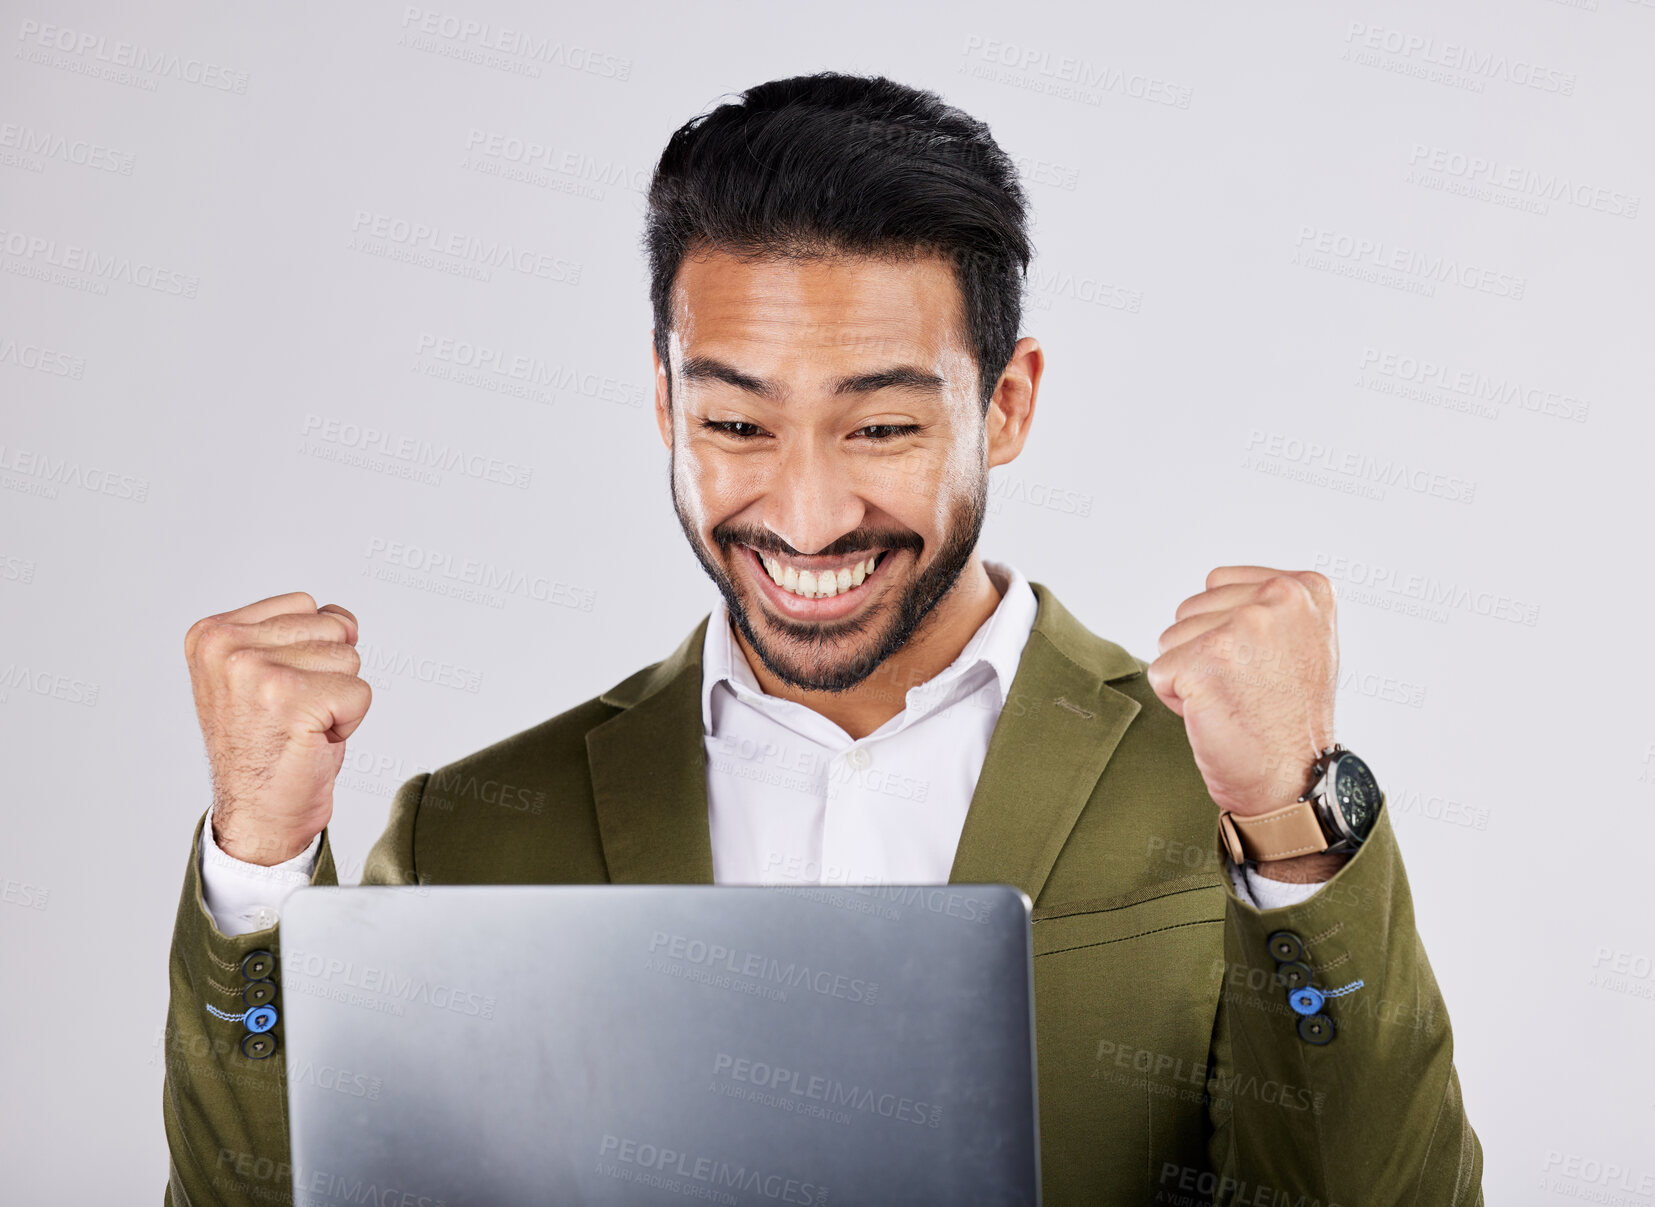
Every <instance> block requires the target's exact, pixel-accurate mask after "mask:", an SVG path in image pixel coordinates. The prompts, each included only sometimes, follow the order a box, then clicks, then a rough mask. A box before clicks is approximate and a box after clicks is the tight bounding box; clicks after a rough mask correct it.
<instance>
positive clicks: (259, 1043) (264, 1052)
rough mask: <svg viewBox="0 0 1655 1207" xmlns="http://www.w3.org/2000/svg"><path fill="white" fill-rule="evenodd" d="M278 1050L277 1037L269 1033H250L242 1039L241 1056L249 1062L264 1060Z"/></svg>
mask: <svg viewBox="0 0 1655 1207" xmlns="http://www.w3.org/2000/svg"><path fill="white" fill-rule="evenodd" d="M275 1050H276V1037H275V1036H274V1035H271V1034H270V1033H269V1032H268V1031H265V1032H257V1033H255V1032H248V1033H247V1034H246V1035H243V1036H242V1037H241V1054H242V1055H243V1056H245V1057H247V1059H248V1060H263V1059H264V1058H265V1057H266V1056H269V1055H270V1054H271V1053H272V1052H274V1051H275Z"/></svg>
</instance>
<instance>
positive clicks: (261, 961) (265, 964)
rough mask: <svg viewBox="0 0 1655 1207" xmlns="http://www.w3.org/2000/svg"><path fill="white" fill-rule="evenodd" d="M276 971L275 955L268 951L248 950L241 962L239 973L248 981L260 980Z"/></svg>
mask: <svg viewBox="0 0 1655 1207" xmlns="http://www.w3.org/2000/svg"><path fill="white" fill-rule="evenodd" d="M275 971H276V957H275V956H273V955H271V954H270V953H269V952H268V951H250V952H248V953H247V958H246V959H244V960H243V961H242V962H241V975H242V976H244V977H246V978H247V979H248V980H250V981H262V980H265V979H267V978H268V977H269V976H270V974H271V973H272V972H275Z"/></svg>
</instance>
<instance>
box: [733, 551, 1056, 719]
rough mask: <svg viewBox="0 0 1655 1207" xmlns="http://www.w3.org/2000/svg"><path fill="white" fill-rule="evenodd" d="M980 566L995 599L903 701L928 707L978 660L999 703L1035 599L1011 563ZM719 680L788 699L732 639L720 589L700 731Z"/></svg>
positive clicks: (756, 700) (764, 699) (761, 697)
mask: <svg viewBox="0 0 1655 1207" xmlns="http://www.w3.org/2000/svg"><path fill="white" fill-rule="evenodd" d="M983 569H985V570H987V571H988V573H989V577H990V578H992V579H993V580H994V582H995V586H997V587H999V588H1000V589H1001V596H1000V603H999V604H998V606H996V607H995V609H994V611H993V612H991V613H990V614H989V617H988V619H987V620H985V621H983V623H982V624H981V625H980V626H979V627H978V629H977V631H976V632H975V633H973V634H972V635H971V640H969V641H967V642H966V643H965V648H964V649H962V650H961V651H960V653H959V656H958V657H957V658H955V659H954V661H953V662H951V663H949V664H948V666H947V667H946V668H945V669H944V670H942V671H940V672H938V674H937V675H935V676H934V677H933V678H931V679H928V680H927V681H926V682H924V683H921V684H918V685H916V686H914V687H911V688H909V689H908V694H907V703H908V706H909V707H917V708H919V709H921V710H923V711H927V712H928V711H930V710H931V708H932V707H934V706H937V705H939V704H940V703H941V702H942V700H943V699H944V698H946V697H947V696H948V694H949V692H950V691H951V689H952V687H953V685H954V684H955V683H956V682H957V681H958V680H959V679H961V678H963V677H964V676H965V675H967V674H969V673H970V672H972V671H973V670H975V669H976V668H977V667H978V666H980V665H983V664H984V663H986V664H987V665H988V666H990V667H991V668H993V671H994V680H995V683H996V685H997V687H998V689H999V695H1000V705H1001V707H1004V706H1005V701H1006V696H1007V695H1008V693H1010V691H1011V681H1012V679H1013V678H1014V677H1015V676H1016V674H1017V667H1018V664H1019V663H1020V662H1021V661H1022V659H1023V647H1024V646H1025V645H1027V644H1028V640H1029V633H1030V631H1031V630H1032V629H1033V628H1034V617H1035V613H1036V612H1037V611H1038V610H1039V601H1038V600H1037V599H1035V596H1034V589H1033V588H1032V587H1030V586H1029V582H1028V579H1027V578H1025V577H1024V576H1023V575H1022V573H1021V572H1019V571H1018V569H1017V567H1015V566H1013V565H1011V564H1009V563H1006V562H997V561H990V560H989V559H988V558H984V559H983ZM720 683H724V684H728V685H729V688H730V690H731V691H734V692H735V693H736V695H737V696H740V697H741V698H743V699H745V700H747V701H748V703H750V704H753V705H755V706H756V707H761V708H762V707H766V706H767V705H771V706H774V705H783V704H791V703H792V702H791V701H786V700H782V699H780V698H779V697H776V696H771V695H768V694H767V693H766V692H765V690H764V689H763V688H762V687H760V686H759V682H758V679H757V677H756V676H754V674H753V668H752V667H751V666H749V665H748V664H747V658H746V655H744V654H743V653H742V652H741V647H740V646H739V645H737V644H736V639H735V633H734V631H733V630H732V627H731V625H730V612H729V608H728V607H727V606H726V604H725V602H724V597H723V596H722V595H719V596H718V597H717V600H716V602H715V604H714V606H713V611H712V615H711V617H709V619H708V621H707V636H706V639H705V641H704V642H703V644H702V648H701V731H702V733H703V734H706V735H711V734H712V731H713V705H712V697H713V689H714V688H715V687H717V686H718V685H719V684H720Z"/></svg>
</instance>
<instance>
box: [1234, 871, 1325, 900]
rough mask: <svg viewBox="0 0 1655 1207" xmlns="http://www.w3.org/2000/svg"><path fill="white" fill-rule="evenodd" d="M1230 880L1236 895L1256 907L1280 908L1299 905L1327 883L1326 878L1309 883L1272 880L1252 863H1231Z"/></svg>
mask: <svg viewBox="0 0 1655 1207" xmlns="http://www.w3.org/2000/svg"><path fill="white" fill-rule="evenodd" d="M1230 880H1231V881H1232V882H1233V883H1234V884H1235V889H1236V896H1238V897H1240V898H1241V899H1242V900H1243V901H1245V902H1246V903H1247V904H1248V905H1251V906H1252V907H1253V908H1254V909H1280V908H1281V907H1282V906H1284V905H1298V904H1299V903H1300V902H1302V901H1306V900H1308V899H1309V898H1310V897H1311V896H1312V894H1314V893H1315V892H1316V890H1317V889H1319V888H1321V887H1322V885H1324V884H1326V883H1327V881H1325V880H1315V881H1312V882H1310V883H1309V884H1294V883H1291V882H1289V881H1286V880H1272V879H1270V877H1268V876H1261V875H1259V874H1258V873H1257V872H1256V871H1254V870H1253V865H1252V864H1251V863H1244V864H1242V865H1240V866H1239V867H1238V866H1236V865H1235V864H1233V863H1232V864H1230Z"/></svg>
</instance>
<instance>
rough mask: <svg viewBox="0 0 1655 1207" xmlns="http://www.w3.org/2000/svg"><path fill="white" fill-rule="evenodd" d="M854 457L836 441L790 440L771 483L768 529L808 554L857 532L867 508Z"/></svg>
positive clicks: (767, 503)
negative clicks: (834, 443) (856, 483)
mask: <svg viewBox="0 0 1655 1207" xmlns="http://www.w3.org/2000/svg"><path fill="white" fill-rule="evenodd" d="M852 459H853V458H851V457H850V456H848V455H846V454H843V453H839V452H838V451H837V450H836V449H834V448H832V447H831V441H827V442H824V441H822V440H818V439H813V438H810V437H802V438H800V439H798V440H795V441H792V442H790V447H788V448H787V449H786V450H785V451H784V452H783V455H782V456H781V457H780V458H778V459H777V460H776V462H775V465H774V472H773V473H772V474H771V476H770V479H769V481H768V482H767V483H766V491H765V498H764V508H763V516H762V521H763V524H764V526H765V527H766V528H767V529H769V530H770V531H771V532H773V533H775V534H776V535H777V536H778V537H780V538H781V539H782V540H784V541H786V542H787V543H788V544H789V545H790V546H792V547H793V548H794V549H795V550H796V551H798V552H799V553H801V554H804V555H806V556H808V555H810V554H813V553H818V552H820V551H821V550H822V549H824V548H825V547H827V546H828V545H831V544H832V543H833V542H834V541H836V540H838V539H839V538H840V537H842V536H844V535H845V534H846V533H847V532H851V531H853V530H854V529H855V528H856V527H857V526H858V525H859V524H861V523H862V519H863V517H864V516H865V515H866V514H867V505H866V504H865V503H864V502H863V501H862V499H861V497H860V496H859V495H858V494H857V492H856V490H855V486H854V480H855V477H856V475H855V474H854V473H853V472H852V471H853V466H852V465H850V464H848V462H850V461H851V460H852Z"/></svg>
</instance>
